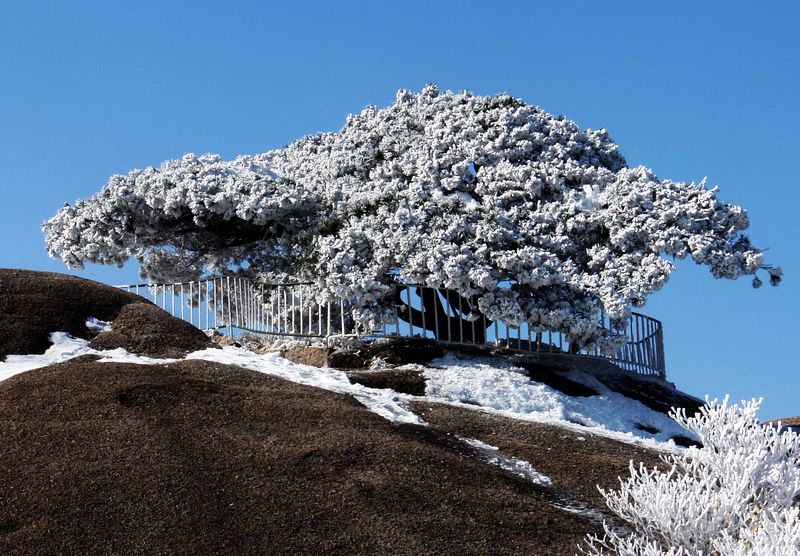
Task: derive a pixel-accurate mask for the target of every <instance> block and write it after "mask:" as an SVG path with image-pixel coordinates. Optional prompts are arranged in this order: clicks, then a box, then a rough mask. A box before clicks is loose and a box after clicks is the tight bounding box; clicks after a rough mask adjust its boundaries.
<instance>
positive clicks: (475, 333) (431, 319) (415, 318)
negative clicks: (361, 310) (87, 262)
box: [394, 285, 494, 344]
mask: <svg viewBox="0 0 800 556" xmlns="http://www.w3.org/2000/svg"><path fill="white" fill-rule="evenodd" d="M406 290H407V291H408V295H409V301H410V300H411V298H410V295H411V293H412V292H413V293H416V294H417V295H418V296H419V297H420V299H421V300H422V310H419V309H417V308H415V307H412V306H411V305H410V303H407V302H406V301H404V300H403V298H402V293H403V291H406ZM443 297H444V299H443ZM394 300H395V302H396V303H397V305H398V306H399V309H398V314H399V316H400V318H402V319H403V320H405V321H407V322H409V323H410V324H412V325H413V326H415V327H418V328H422V329H424V330H428V331H430V332H432V333H433V335H434V337H435V338H436V339H437V340H444V341H450V342H459V343H465V344H485V343H486V330H487V329H488V328H489V327H490V326H491V325H492V324H494V321H492V320H490V319H487V318H486V316H485V315H483V314H482V313H481V312H480V311H479V310H478V307H477V302H476V301H475V300H474V299H473V300H472V301H470V300H469V299H467V298H466V297H463V296H461V295H459V294H458V293H456V292H455V291H452V290H441V291H437V290H434V289H432V288H420V287H417V286H401V285H398V286H395V288H394ZM448 308H449V309H450V310H449V311H448ZM449 313H452V314H453V315H454V316H451V315H450V314H449ZM470 313H472V314H477V315H478V318H477V320H473V321H471V320H467V319H466V318H465V317H466V316H467V315H469V314H470Z"/></svg>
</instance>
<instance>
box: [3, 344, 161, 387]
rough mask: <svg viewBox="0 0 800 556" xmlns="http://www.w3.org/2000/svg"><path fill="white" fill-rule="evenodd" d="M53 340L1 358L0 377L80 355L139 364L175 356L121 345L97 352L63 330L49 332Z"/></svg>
mask: <svg viewBox="0 0 800 556" xmlns="http://www.w3.org/2000/svg"><path fill="white" fill-rule="evenodd" d="M50 341H51V342H53V345H51V346H50V347H49V348H48V349H47V351H45V352H44V353H42V354H32V355H7V356H6V360H5V361H0V380H5V379H7V378H10V377H12V376H14V375H16V374H19V373H22V372H25V371H30V370H33V369H39V368H41V367H47V366H50V365H55V364H56V363H63V362H64V361H68V360H70V359H74V358H75V357H80V356H81V355H97V356H99V357H100V358H101V360H102V361H106V362H108V363H138V364H140V365H155V364H159V363H173V362H175V361H177V359H153V358H152V357H142V356H141V355H134V354H133V353H128V352H127V351H125V350H124V349H122V348H117V349H110V350H105V351H98V350H96V349H93V348H90V347H89V342H88V341H87V340H82V339H80V338H73V337H72V336H71V335H69V334H67V333H66V332H53V333H52V334H50Z"/></svg>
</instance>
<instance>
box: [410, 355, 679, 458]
mask: <svg viewBox="0 0 800 556" xmlns="http://www.w3.org/2000/svg"><path fill="white" fill-rule="evenodd" d="M419 369H420V370H422V371H423V373H424V375H425V379H426V383H427V386H426V389H425V394H426V397H427V398H428V399H430V400H431V401H440V402H444V403H450V404H455V405H458V406H460V407H465V408H469V409H481V410H484V411H488V412H491V413H494V414H497V415H502V416H505V417H511V418H513V419H522V420H528V421H537V422H543V423H550V424H554V425H559V426H565V427H567V428H570V429H573V430H576V431H578V432H591V433H595V434H599V435H602V436H607V437H611V438H614V439H616V440H621V441H623V442H628V443H631V442H632V443H635V444H643V445H648V446H651V447H657V448H659V449H664V448H665V446H664V445H662V444H661V443H668V445H671V446H670V448H671V449H674V448H672V447H673V446H674V443H672V442H671V441H670V438H671V437H672V436H675V435H686V434H687V433H686V431H685V430H684V429H682V428H681V427H680V426H679V425H678V424H677V423H676V422H675V421H673V420H672V419H671V418H669V417H668V416H667V415H664V414H663V413H659V412H657V411H653V410H652V409H650V408H649V407H647V406H645V405H644V404H642V403H641V402H638V401H636V400H633V399H631V398H628V397H626V396H623V395H622V394H619V393H617V392H613V391H610V390H609V389H608V388H604V387H603V386H602V385H601V383H599V382H598V381H595V382H593V383H592V384H591V386H592V388H595V389H596V390H600V391H601V394H600V395H599V396H591V397H573V396H568V395H566V394H563V393H562V392H559V391H558V390H555V389H554V388H551V387H550V386H547V385H546V384H542V383H540V382H534V381H532V380H530V379H529V378H528V377H527V375H526V374H525V371H524V370H523V369H516V368H513V367H512V368H508V367H496V366H492V365H490V364H486V363H482V362H479V361H475V360H469V359H466V360H465V359H461V358H458V357H454V356H446V357H444V358H442V359H438V360H435V361H432V362H431V363H430V364H429V365H428V366H426V367H419ZM476 406H477V407H476ZM642 425H644V426H646V427H653V428H655V429H658V431H659V432H658V433H656V434H650V433H648V432H646V431H643V430H641V429H640V428H638V427H639V426H642Z"/></svg>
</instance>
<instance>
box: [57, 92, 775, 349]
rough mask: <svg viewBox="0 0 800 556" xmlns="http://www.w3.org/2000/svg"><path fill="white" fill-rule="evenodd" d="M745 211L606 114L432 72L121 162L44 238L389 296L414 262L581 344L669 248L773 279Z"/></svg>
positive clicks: (425, 278) (174, 271)
mask: <svg viewBox="0 0 800 556" xmlns="http://www.w3.org/2000/svg"><path fill="white" fill-rule="evenodd" d="M747 227H748V218H747V213H746V212H745V211H744V210H743V209H742V208H740V207H738V206H736V205H731V204H727V203H723V202H722V201H720V200H719V199H718V198H717V195H716V190H715V189H708V188H706V187H705V185H704V183H703V182H701V183H699V184H685V183H680V182H674V181H670V180H662V179H659V178H658V177H656V176H655V175H654V174H653V172H652V171H651V170H649V169H648V168H645V167H643V166H638V167H634V168H629V167H628V166H627V165H626V162H625V159H624V158H623V157H622V155H621V154H620V153H619V149H618V147H617V145H616V144H615V143H614V142H613V141H612V140H611V138H610V137H609V135H608V133H607V132H606V131H605V130H603V129H601V130H591V129H588V130H581V129H580V128H579V127H578V126H577V125H576V124H575V123H574V122H572V121H570V120H568V119H565V118H563V117H561V116H554V115H552V114H548V113H547V112H545V111H543V110H541V109H539V108H537V107H535V106H531V105H528V104H525V103H524V102H522V101H520V100H518V99H515V98H512V97H510V96H507V95H498V96H488V97H485V96H476V95H473V94H471V93H468V92H463V93H452V92H444V93H442V92H440V91H438V90H437V89H436V87H434V86H429V87H426V88H425V89H423V90H422V91H421V92H420V93H418V94H415V93H411V92H408V91H400V92H399V93H398V94H397V98H396V101H395V103H394V104H392V105H391V106H389V107H387V108H383V109H378V108H375V107H368V108H366V109H365V110H364V111H363V112H361V114H359V115H357V116H350V117H349V118H348V119H347V122H346V124H345V126H344V127H343V128H342V129H341V130H340V131H339V132H337V133H320V134H316V135H311V136H308V137H305V138H303V139H300V140H298V141H296V142H294V143H292V144H290V145H289V146H287V147H285V148H282V149H277V150H273V151H269V152H265V153H262V154H258V155H255V156H241V157H239V158H236V159H235V160H232V161H224V160H221V159H220V157H218V156H215V155H204V156H199V157H198V156H194V155H191V154H190V155H186V156H184V157H183V158H182V159H180V160H172V161H168V162H164V163H163V164H162V165H161V166H160V167H158V168H155V167H150V168H146V169H144V170H132V171H131V172H130V173H129V174H127V175H124V176H123V175H117V176H113V177H111V179H110V180H109V182H108V184H107V185H106V186H105V187H104V188H103V189H102V190H101V191H100V192H99V193H97V194H96V195H95V196H93V197H91V198H90V199H88V200H82V201H78V202H76V203H75V204H74V205H67V206H65V207H63V208H62V209H61V210H59V211H58V213H57V214H56V215H55V216H53V217H52V218H51V219H50V220H48V221H47V222H46V223H45V224H44V226H43V229H44V232H45V236H46V243H47V248H48V250H49V253H50V255H51V256H53V257H60V258H61V259H63V260H64V261H65V262H66V263H67V264H68V265H70V266H72V267H81V266H82V265H83V264H84V263H85V262H95V263H107V264H118V265H121V264H123V263H124V261H126V260H127V259H128V258H129V257H134V258H135V259H136V260H137V261H138V262H139V263H140V265H141V272H142V274H143V275H145V276H146V277H148V278H151V279H153V280H156V281H176V280H191V279H196V278H198V277H199V276H200V275H201V274H203V273H207V272H229V271H230V270H231V269H239V270H240V271H242V272H245V273H247V274H250V275H253V276H260V277H261V278H262V279H265V280H272V281H276V280H285V279H289V280H292V281H297V280H300V281H311V282H314V284H315V289H316V291H318V292H319V295H320V297H321V298H322V300H325V299H328V300H332V299H334V298H339V297H344V298H347V299H357V300H358V303H359V304H361V305H362V306H364V307H369V308H370V310H374V311H376V312H377V313H380V312H381V310H382V308H385V307H386V306H387V304H390V303H391V301H392V300H391V298H390V296H388V293H389V288H388V286H387V285H386V275H387V273H388V274H391V273H393V274H395V275H396V274H398V273H400V274H401V275H402V279H403V280H404V281H406V282H415V283H418V284H421V285H425V286H434V287H444V288H449V289H453V290H456V291H458V292H459V293H460V294H461V295H462V296H464V297H465V298H468V299H470V300H474V305H475V307H477V308H478V309H479V310H480V311H481V312H482V314H483V315H484V316H485V317H486V318H487V319H488V320H489V321H491V320H504V321H506V322H509V323H510V324H512V325H514V326H516V325H517V324H519V323H521V322H523V321H524V322H528V323H529V324H530V325H531V327H532V328H533V329H534V330H553V331H561V332H564V333H565V334H567V335H568V338H569V340H570V342H573V341H574V342H575V343H577V344H579V345H587V344H588V343H590V342H593V341H596V340H598V339H602V336H603V335H604V334H605V332H604V331H603V330H602V329H600V328H599V326H598V319H597V313H598V310H599V309H603V310H604V311H605V312H606V314H607V315H609V316H610V317H611V319H613V320H614V321H615V322H616V323H617V325H621V324H622V323H624V322H625V321H626V320H627V318H628V316H629V314H630V310H631V307H632V306H641V305H643V304H644V303H645V301H646V299H647V297H648V296H649V295H650V294H651V293H652V292H654V291H656V290H658V289H659V288H661V286H663V285H664V283H665V282H666V281H667V279H668V278H669V275H670V273H671V272H672V270H673V263H672V259H673V258H678V259H683V258H686V257H691V258H692V259H693V260H694V261H695V262H697V263H698V264H703V265H706V266H707V267H708V268H709V269H710V270H711V272H712V273H713V275H714V276H716V277H718V278H731V279H734V278H739V277H741V276H743V275H755V273H756V272H757V271H758V270H759V269H760V268H763V269H766V270H768V271H769V272H770V277H771V278H770V280H771V282H772V283H777V282H778V281H779V280H780V269H779V268H772V267H770V266H768V265H765V264H764V263H763V260H762V253H761V251H760V250H759V249H756V248H754V247H753V246H752V245H751V244H750V240H749V239H748V237H747V236H745V235H742V233H741V232H742V231H743V230H745V229H747ZM760 283H761V281H760V280H758V279H757V278H756V279H755V281H754V285H759V284H760ZM470 303H471V304H472V303H473V302H472V301H470ZM475 307H472V309H474V308H475Z"/></svg>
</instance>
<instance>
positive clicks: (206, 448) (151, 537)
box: [0, 358, 650, 556]
mask: <svg viewBox="0 0 800 556" xmlns="http://www.w3.org/2000/svg"><path fill="white" fill-rule="evenodd" d="M426 418H427V419H428V420H429V421H430V422H431V423H432V425H433V426H434V427H437V426H440V425H441V426H442V427H445V428H448V429H452V430H453V431H455V430H456V428H458V430H459V433H463V434H464V435H467V436H473V437H476V438H480V439H482V440H484V441H486V442H488V443H491V444H494V445H496V446H500V447H501V448H502V449H503V450H508V451H509V455H514V456H517V457H528V458H530V460H531V461H532V462H533V463H534V465H535V466H536V467H537V468H538V469H539V470H540V471H542V472H544V473H546V474H548V475H550V476H551V477H553V478H554V479H555V480H556V486H557V487H561V486H563V487H564V488H565V489H568V490H569V492H570V493H575V494H576V495H578V496H580V497H581V498H583V499H586V500H590V501H597V495H596V493H595V489H594V483H595V482H601V484H604V485H612V484H614V483H615V482H616V474H617V473H618V472H620V471H624V470H625V469H626V467H627V461H628V459H629V458H630V457H636V458H638V457H645V456H647V457H650V456H648V454H646V453H645V452H644V451H642V450H638V449H636V448H632V447H630V446H627V445H624V444H617V443H614V442H611V441H606V440H600V441H597V442H594V440H592V441H591V442H589V443H587V444H581V443H579V442H577V441H576V440H575V439H574V438H573V437H574V436H576V435H575V433H572V432H569V431H564V430H563V429H558V428H557V427H547V426H545V425H541V426H538V427H536V428H532V427H531V424H528V423H522V424H519V425H518V426H514V425H513V424H511V423H509V422H508V421H507V420H498V419H496V418H491V417H488V416H486V415H484V414H481V413H479V412H468V411H463V410H462V411H459V410H448V409H441V408H434V406H430V407H428V408H427V409H426ZM454 421H459V422H462V421H463V423H461V424H459V425H458V427H456V425H457V423H455V422H454ZM443 438H445V439H450V440H447V441H442V439H443ZM453 438H454V437H452V436H448V435H444V434H443V433H437V432H436V430H435V429H432V428H421V427H413V426H396V425H393V424H391V423H389V422H388V421H386V420H384V419H382V418H381V417H379V416H377V415H375V414H373V413H371V412H369V411H368V410H366V409H365V408H364V407H363V406H362V405H361V404H359V403H358V402H356V401H355V400H354V399H352V398H350V397H349V396H345V395H340V394H334V393H331V392H326V391H323V390H319V389H315V388H310V387H305V386H300V385H297V384H293V383H290V382H286V381H283V380H280V379H277V378H273V377H269V376H266V375H263V374H260V373H256V372H252V371H247V370H244V369H240V368H235V367H229V366H225V365H219V364H214V363H208V362H201V361H183V362H179V363H175V364H171V365H158V366H142V365H131V364H116V363H101V362H96V361H92V358H79V359H76V360H73V361H70V362H67V363H63V364H60V365H55V366H52V367H48V368H44V369H39V370H34V371H29V372H26V373H22V374H20V375H17V376H14V377H12V378H10V379H8V380H5V381H3V382H0V445H2V446H3V450H0V470H2V472H0V553H2V554H45V553H47V554H153V553H160V554H400V555H403V554H409V555H410V554H414V555H419V554H423V555H424V554H493V555H495V554H496V555H502V554H537V555H540V556H547V555H563V554H573V553H574V551H575V544H576V543H577V542H579V541H580V540H581V539H582V538H583V536H584V535H585V534H586V533H588V532H599V530H600V529H599V524H598V523H596V522H592V521H588V520H587V519H586V518H584V517H582V516H580V515H576V514H573V513H569V512H565V511H563V510H558V509H555V508H554V507H553V506H552V505H551V504H550V503H549V502H548V501H547V500H545V499H543V498H542V497H541V496H540V494H539V493H538V491H537V489H536V488H534V487H533V486H532V485H530V484H528V483H526V482H524V481H522V480H520V479H518V478H515V477H513V476H511V475H509V474H507V473H504V472H502V471H500V470H498V468H497V467H495V466H491V465H487V464H486V463H483V462H481V461H476V460H474V459H470V458H468V457H465V456H464V454H462V453H459V452H458V451H456V450H453V449H452V446H449V445H448V444H452V442H453V440H452V439H453ZM600 451H603V453H600Z"/></svg>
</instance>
